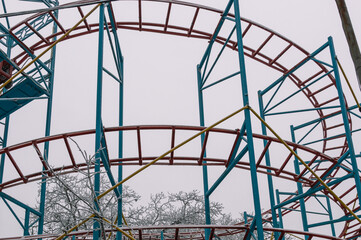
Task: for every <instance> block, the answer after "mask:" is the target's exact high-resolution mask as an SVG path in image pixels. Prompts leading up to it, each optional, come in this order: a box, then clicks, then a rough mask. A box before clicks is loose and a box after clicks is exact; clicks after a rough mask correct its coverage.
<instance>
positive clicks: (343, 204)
mask: <svg viewBox="0 0 361 240" xmlns="http://www.w3.org/2000/svg"><path fill="white" fill-rule="evenodd" d="M249 110H251V112H252V113H253V114H254V115H255V116H256V117H257V118H258V119H259V120H260V121H261V122H262V123H263V125H265V126H266V127H267V128H268V129H269V130H270V131H271V132H272V133H273V134H274V135H275V136H276V138H277V139H278V140H279V141H280V142H281V143H282V144H283V145H284V146H285V147H286V148H287V149H288V150H289V151H290V152H291V153H292V154H293V155H294V156H295V157H296V158H297V159H298V161H300V162H301V163H302V165H303V166H305V168H307V170H308V171H310V173H311V174H312V175H313V176H314V177H315V178H316V179H317V180H318V181H319V182H320V183H321V185H322V186H324V187H325V188H326V189H327V191H328V192H329V193H330V194H331V195H332V196H333V197H334V198H335V199H336V200H337V201H338V202H339V203H340V204H341V205H342V206H343V207H344V208H345V209H347V211H348V212H349V213H350V214H351V215H352V216H354V218H355V219H357V221H358V222H359V223H361V219H360V218H359V217H358V216H357V215H356V214H355V213H354V212H353V211H352V210H351V209H350V208H349V207H348V206H347V205H346V204H345V203H344V202H343V201H342V200H341V198H339V197H338V196H337V194H336V193H335V192H334V191H332V189H331V188H330V187H329V186H327V184H326V183H325V182H324V181H323V180H322V179H321V178H320V177H319V176H318V175H317V174H316V173H315V172H314V171H313V170H312V169H311V168H310V167H309V166H308V165H307V164H306V163H305V162H304V161H303V160H302V158H301V157H300V156H298V154H297V153H296V152H295V151H293V149H292V148H291V147H290V146H289V145H288V144H287V143H286V142H285V141H284V140H283V139H282V138H281V137H280V136H279V135H278V134H277V133H276V132H275V131H274V130H273V129H272V128H271V126H270V125H268V124H267V123H266V121H265V120H263V119H262V118H261V116H260V115H258V113H256V112H255V111H254V110H253V109H252V108H251V107H249Z"/></svg>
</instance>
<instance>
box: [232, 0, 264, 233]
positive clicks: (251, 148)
mask: <svg viewBox="0 0 361 240" xmlns="http://www.w3.org/2000/svg"><path fill="white" fill-rule="evenodd" d="M234 15H235V21H236V33H237V44H238V58H239V67H240V77H241V85H242V96H243V104H244V106H247V105H249V99H248V89H247V78H246V66H245V61H244V52H243V40H242V28H241V17H240V10H239V3H238V0H235V1H234ZM244 115H245V123H246V132H247V143H248V154H249V163H250V170H251V181H252V190H253V204H254V211H255V218H256V226H257V237H258V239H264V234H263V225H262V212H261V203H260V195H259V189H258V180H257V168H256V159H255V154H254V144H253V135H252V125H251V115H250V110H249V109H248V108H246V109H245V110H244Z"/></svg>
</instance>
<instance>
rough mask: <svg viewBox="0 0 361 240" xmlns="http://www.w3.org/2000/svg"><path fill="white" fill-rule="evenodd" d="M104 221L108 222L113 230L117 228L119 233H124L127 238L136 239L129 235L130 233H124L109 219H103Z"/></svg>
mask: <svg viewBox="0 0 361 240" xmlns="http://www.w3.org/2000/svg"><path fill="white" fill-rule="evenodd" d="M102 220H103V221H104V222H107V223H109V224H110V225H111V226H112V227H113V228H115V229H116V230H117V231H118V232H121V233H123V234H124V235H125V236H127V237H128V238H130V239H132V240H135V238H134V237H133V236H131V235H129V234H128V233H126V232H125V231H123V230H122V229H120V228H119V227H118V226H116V225H115V224H113V223H112V222H111V221H109V220H108V219H106V218H104V217H102Z"/></svg>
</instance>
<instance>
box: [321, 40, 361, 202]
mask: <svg viewBox="0 0 361 240" xmlns="http://www.w3.org/2000/svg"><path fill="white" fill-rule="evenodd" d="M328 44H329V47H330V53H331V58H332V65H333V69H334V75H335V81H336V88H337V92H338V98H339V100H340V106H341V114H342V118H343V124H344V127H345V135H346V139H347V145H348V148H349V153H350V159H351V165H352V171H353V177H354V179H355V185H356V190H357V194H358V200H359V203H361V182H360V175H359V169H358V166H357V161H356V156H355V149H354V146H353V141H352V136H351V130H350V125H349V121H348V117H347V107H346V103H345V99H344V95H343V91H342V85H341V81H340V74H339V72H338V67H337V61H336V53H335V48H334V46H333V40H332V37H329V38H328Z"/></svg>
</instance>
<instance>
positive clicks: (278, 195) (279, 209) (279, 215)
mask: <svg viewBox="0 0 361 240" xmlns="http://www.w3.org/2000/svg"><path fill="white" fill-rule="evenodd" d="M276 202H277V205H279V204H280V203H281V200H280V193H279V191H278V189H276ZM278 217H279V219H280V223H279V227H280V228H283V217H282V208H278Z"/></svg>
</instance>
